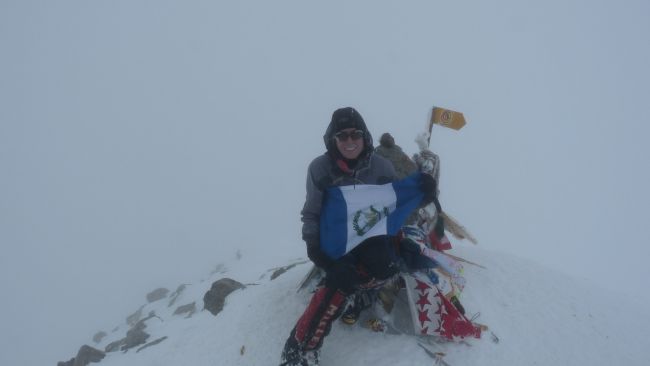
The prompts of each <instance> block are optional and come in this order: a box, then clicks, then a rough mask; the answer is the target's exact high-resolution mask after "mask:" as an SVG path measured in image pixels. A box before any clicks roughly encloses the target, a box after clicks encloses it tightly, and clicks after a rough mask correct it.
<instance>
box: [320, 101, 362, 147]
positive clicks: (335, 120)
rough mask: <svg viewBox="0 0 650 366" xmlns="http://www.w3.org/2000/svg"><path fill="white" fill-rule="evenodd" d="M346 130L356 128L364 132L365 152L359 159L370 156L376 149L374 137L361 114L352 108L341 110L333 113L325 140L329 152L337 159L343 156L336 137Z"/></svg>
mask: <svg viewBox="0 0 650 366" xmlns="http://www.w3.org/2000/svg"><path fill="white" fill-rule="evenodd" d="M346 128H356V129H357V130H361V131H363V146H364V147H363V151H362V152H361V155H359V157H360V158H361V157H364V156H366V155H368V154H369V153H370V152H371V151H372V150H373V149H374V148H373V146H372V136H371V135H370V131H368V128H367V127H366V122H365V121H364V120H363V117H361V114H360V113H359V112H358V111H357V110H356V109H354V108H352V107H345V108H339V109H337V110H335V111H334V113H332V120H331V121H330V124H329V126H327V130H326V131H325V135H324V136H323V140H324V142H325V147H326V148H327V152H328V153H329V154H330V155H332V156H335V157H340V156H341V154H340V152H339V151H338V149H337V148H336V141H335V138H334V135H335V134H336V133H337V132H339V131H341V130H344V129H346Z"/></svg>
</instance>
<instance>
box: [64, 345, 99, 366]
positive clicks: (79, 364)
mask: <svg viewBox="0 0 650 366" xmlns="http://www.w3.org/2000/svg"><path fill="white" fill-rule="evenodd" d="M104 357H106V354H105V353H104V352H102V351H100V350H98V349H96V348H92V347H90V346H88V345H85V344H84V345H83V346H81V348H79V352H77V356H76V357H73V358H71V359H70V360H69V361H66V362H63V361H61V362H59V363H57V366H86V365H88V364H89V363H91V362H99V361H101V360H102V359H103V358H104Z"/></svg>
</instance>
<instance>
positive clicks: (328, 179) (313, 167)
mask: <svg viewBox="0 0 650 366" xmlns="http://www.w3.org/2000/svg"><path fill="white" fill-rule="evenodd" d="M338 112H342V113H345V114H348V113H349V114H352V115H354V113H357V115H355V116H354V117H355V118H354V121H353V122H351V123H352V124H353V125H354V127H355V128H357V129H359V130H362V131H363V132H364V141H363V143H364V149H363V151H362V152H361V154H360V155H359V157H358V158H357V159H355V161H346V159H344V158H343V157H342V156H341V154H340V152H339V151H338V149H337V147H336V141H334V134H335V133H336V132H337V131H340V130H341V129H342V128H341V127H348V125H349V123H350V122H349V121H346V122H344V123H347V124H346V125H345V126H342V125H341V123H340V121H341V120H337V119H336V116H337V113H338ZM323 140H324V142H325V148H326V149H327V152H325V153H324V154H323V155H321V156H319V157H317V158H316V159H314V160H313V161H312V162H311V163H310V164H309V169H308V172H307V197H306V199H305V204H304V206H303V209H302V211H301V212H300V214H301V219H302V223H303V225H302V237H303V239H304V240H305V241H308V242H309V241H310V240H318V238H319V237H320V211H321V207H322V203H323V198H324V194H325V191H326V189H327V188H329V187H336V186H348V185H354V184H386V183H390V182H393V181H395V180H397V174H396V173H395V169H394V168H393V165H392V164H391V162H390V161H388V160H386V159H385V158H383V157H381V156H379V155H377V154H375V153H374V148H373V145H372V136H371V135H370V132H369V131H368V128H367V127H366V124H365V122H364V121H363V119H362V118H361V116H360V115H358V112H356V111H355V110H354V109H353V108H349V107H348V108H342V109H339V110H337V111H336V112H334V115H333V116H332V121H331V122H330V124H329V125H328V127H327V130H326V132H325V135H324V136H323Z"/></svg>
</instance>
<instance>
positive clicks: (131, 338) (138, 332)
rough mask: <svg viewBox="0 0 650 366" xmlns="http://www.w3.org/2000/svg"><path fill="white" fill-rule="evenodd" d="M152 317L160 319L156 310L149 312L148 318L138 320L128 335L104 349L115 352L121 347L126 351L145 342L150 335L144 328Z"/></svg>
mask: <svg viewBox="0 0 650 366" xmlns="http://www.w3.org/2000/svg"><path fill="white" fill-rule="evenodd" d="M151 318H158V319H160V318H159V317H158V316H156V313H155V312H153V311H151V312H149V315H148V316H147V317H146V318H144V319H141V320H140V321H138V322H137V323H136V324H135V325H134V326H133V327H132V328H131V329H129V330H128V331H127V332H126V337H124V338H122V339H120V340H117V341H115V342H111V343H109V344H108V345H107V346H106V348H104V351H106V352H115V351H117V350H118V349H119V350H121V351H124V352H126V351H128V350H129V349H131V348H133V347H137V346H139V345H142V344H145V343H146V342H147V339H149V337H150V335H149V334H148V333H147V332H145V331H144V329H145V328H146V327H147V325H146V324H145V322H146V321H147V320H149V319H151ZM161 320H162V319H161Z"/></svg>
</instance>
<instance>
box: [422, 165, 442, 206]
mask: <svg viewBox="0 0 650 366" xmlns="http://www.w3.org/2000/svg"><path fill="white" fill-rule="evenodd" d="M420 190H421V191H422V192H423V193H424V198H423V199H422V206H426V205H428V204H429V203H431V202H433V201H434V200H435V199H436V195H437V194H438V192H437V191H438V184H437V183H436V180H435V179H433V177H432V176H431V175H429V174H426V173H423V174H422V180H421V182H420Z"/></svg>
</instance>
